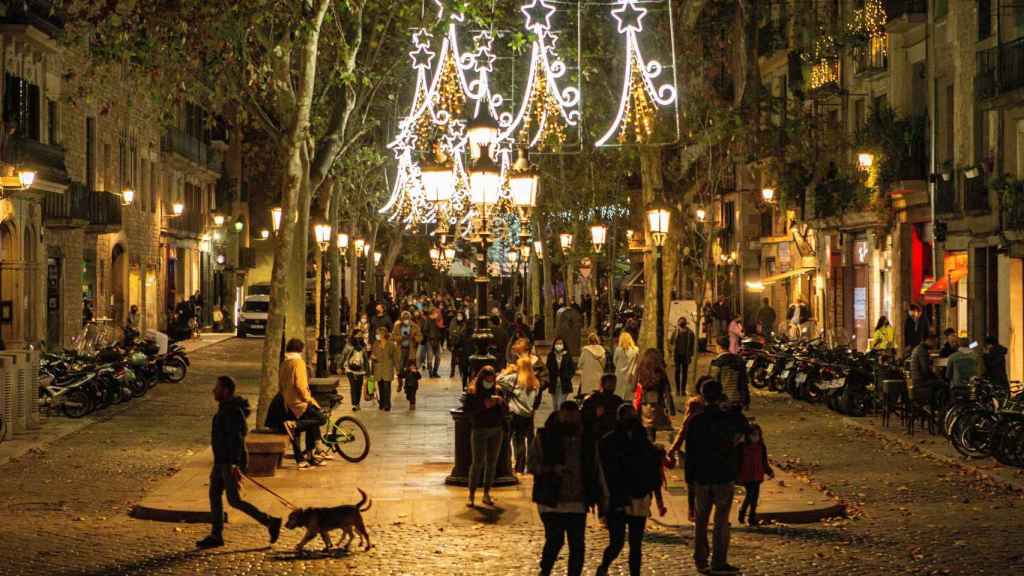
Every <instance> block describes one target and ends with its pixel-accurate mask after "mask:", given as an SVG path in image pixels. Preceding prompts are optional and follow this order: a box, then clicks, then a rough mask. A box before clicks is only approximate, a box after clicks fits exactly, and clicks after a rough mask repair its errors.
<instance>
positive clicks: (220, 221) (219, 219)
mask: <svg viewBox="0 0 1024 576" xmlns="http://www.w3.org/2000/svg"><path fill="white" fill-rule="evenodd" d="M213 225H214V226H217V227H218V228H219V227H221V226H223V225H224V215H223V214H214V215H213Z"/></svg>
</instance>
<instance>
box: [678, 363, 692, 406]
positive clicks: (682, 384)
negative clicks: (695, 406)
mask: <svg viewBox="0 0 1024 576" xmlns="http://www.w3.org/2000/svg"><path fill="white" fill-rule="evenodd" d="M689 371H690V363H689V362H688V361H687V360H686V357H684V356H676V396H679V397H680V398H682V397H683V395H684V394H686V378H687V376H689Z"/></svg>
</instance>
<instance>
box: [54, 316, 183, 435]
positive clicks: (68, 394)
mask: <svg viewBox="0 0 1024 576" xmlns="http://www.w3.org/2000/svg"><path fill="white" fill-rule="evenodd" d="M160 348H161V347H160V345H158V344H157V343H155V342H153V341H151V340H146V339H141V338H138V337H137V335H133V334H129V335H126V336H125V337H124V338H122V339H119V340H118V341H116V342H114V343H111V344H107V345H104V346H102V347H98V348H97V349H95V351H93V350H81V349H80V350H64V351H63V352H60V353H46V354H43V356H42V361H41V362H40V368H39V372H40V374H39V409H40V412H43V413H46V414H64V415H65V416H67V417H69V418H81V417H82V416H85V415H86V414H89V413H91V412H93V411H95V410H100V409H103V408H106V407H108V406H110V405H113V404H120V403H122V402H127V401H128V400H131V399H132V398H139V397H142V396H144V395H145V394H146V392H148V391H149V390H150V389H151V388H153V387H155V386H156V385H157V384H158V383H160V382H180V381H181V380H183V379H184V378H185V374H186V373H187V372H188V367H189V365H190V362H189V359H188V356H187V354H186V353H185V351H184V350H183V349H182V347H181V346H180V345H179V344H176V343H172V344H170V345H168V346H167V350H166V352H163V353H161V351H160Z"/></svg>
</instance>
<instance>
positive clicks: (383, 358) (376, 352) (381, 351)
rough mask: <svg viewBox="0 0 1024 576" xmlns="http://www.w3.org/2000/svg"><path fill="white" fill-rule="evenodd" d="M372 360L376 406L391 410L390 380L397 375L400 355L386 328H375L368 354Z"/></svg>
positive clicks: (386, 410)
mask: <svg viewBox="0 0 1024 576" xmlns="http://www.w3.org/2000/svg"><path fill="white" fill-rule="evenodd" d="M370 359H371V360H373V378H374V380H376V381H377V406H378V407H379V408H380V409H381V410H383V411H385V412H390V411H391V381H392V380H394V379H395V376H397V375H398V368H399V366H401V360H402V359H401V356H400V353H399V351H398V346H396V345H395V343H394V342H393V341H392V340H391V337H390V335H389V334H388V330H387V328H379V329H378V330H377V339H376V340H375V341H374V343H373V350H372V352H371V354H370Z"/></svg>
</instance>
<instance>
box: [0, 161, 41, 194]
mask: <svg viewBox="0 0 1024 576" xmlns="http://www.w3.org/2000/svg"><path fill="white" fill-rule="evenodd" d="M35 181H36V173H35V172H33V171H32V170H17V171H16V172H15V168H14V167H13V166H5V167H4V171H3V176H0V186H2V188H3V190H4V191H6V190H12V191H16V190H28V189H29V188H31V187H32V184H35Z"/></svg>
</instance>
